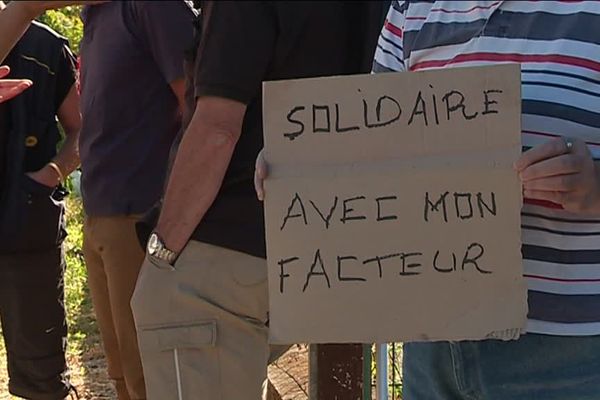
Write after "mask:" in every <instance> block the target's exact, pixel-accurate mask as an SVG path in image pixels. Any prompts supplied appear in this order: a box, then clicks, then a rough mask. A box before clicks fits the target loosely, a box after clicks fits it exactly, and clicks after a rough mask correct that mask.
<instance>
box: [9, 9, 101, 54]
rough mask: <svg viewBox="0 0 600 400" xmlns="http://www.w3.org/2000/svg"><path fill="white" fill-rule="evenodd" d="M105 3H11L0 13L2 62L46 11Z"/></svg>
mask: <svg viewBox="0 0 600 400" xmlns="http://www.w3.org/2000/svg"><path fill="white" fill-rule="evenodd" d="M102 2H103V1H24V0H15V1H11V2H10V3H9V4H8V5H7V6H6V8H5V9H4V10H3V11H2V12H0V62H1V61H3V60H4V59H5V58H6V56H7V55H8V53H9V52H10V50H11V49H12V48H13V46H14V45H15V44H16V43H17V42H18V41H19V39H20V38H21V36H23V33H25V31H26V30H27V28H28V27H29V24H30V23H31V21H32V20H33V19H34V18H36V17H37V16H38V15H40V14H41V13H43V12H44V11H46V10H49V9H52V8H60V7H64V6H68V5H72V4H95V3H102Z"/></svg>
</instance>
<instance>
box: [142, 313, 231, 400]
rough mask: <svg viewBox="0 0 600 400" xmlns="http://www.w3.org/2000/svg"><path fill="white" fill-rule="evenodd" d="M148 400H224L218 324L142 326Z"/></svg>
mask: <svg viewBox="0 0 600 400" xmlns="http://www.w3.org/2000/svg"><path fill="white" fill-rule="evenodd" d="M138 338H139V347H140V353H141V355H142V359H143V364H144V375H145V380H146V392H147V398H148V400H171V399H173V400H196V399H211V400H221V389H220V386H221V382H220V363H219V353H218V348H217V346H216V342H217V322H216V321H214V320H209V321H197V322H189V323H177V324H162V325H154V326H140V327H139V328H138Z"/></svg>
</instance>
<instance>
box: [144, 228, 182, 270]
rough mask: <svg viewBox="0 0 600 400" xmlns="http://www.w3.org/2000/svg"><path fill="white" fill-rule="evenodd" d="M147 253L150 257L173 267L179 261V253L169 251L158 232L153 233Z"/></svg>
mask: <svg viewBox="0 0 600 400" xmlns="http://www.w3.org/2000/svg"><path fill="white" fill-rule="evenodd" d="M147 253H148V255H149V256H151V257H154V258H156V259H158V260H160V261H164V262H166V263H168V264H171V265H172V264H173V263H174V262H175V260H176V259H177V253H176V252H174V251H172V250H171V249H169V248H168V247H167V245H166V244H165V243H164V241H163V240H162V238H161V237H160V236H159V234H157V233H156V232H153V233H152V234H151V235H150V238H149V239H148V244H147Z"/></svg>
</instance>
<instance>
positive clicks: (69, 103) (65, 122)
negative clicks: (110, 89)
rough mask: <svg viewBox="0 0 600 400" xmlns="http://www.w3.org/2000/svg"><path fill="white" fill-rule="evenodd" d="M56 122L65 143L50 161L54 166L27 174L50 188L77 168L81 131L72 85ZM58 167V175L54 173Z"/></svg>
mask: <svg viewBox="0 0 600 400" xmlns="http://www.w3.org/2000/svg"><path fill="white" fill-rule="evenodd" d="M57 115H58V120H59V122H60V124H61V126H62V127H63V130H64V131H65V141H64V143H63V145H62V147H61V148H60V150H59V152H58V154H57V155H56V157H54V159H53V160H52V163H54V165H55V166H51V164H50V163H49V164H46V165H45V166H44V167H43V168H42V169H40V170H38V171H35V172H31V173H29V176H30V177H31V178H32V179H34V180H35V181H37V182H39V183H41V184H43V185H46V186H50V187H54V186H56V185H58V184H59V183H60V181H61V178H66V177H67V176H69V175H70V174H71V172H73V171H74V170H75V169H76V168H77V167H78V166H79V150H78V147H79V131H80V130H81V112H80V110H79V94H78V92H77V88H76V87H75V85H72V87H71V89H70V90H69V93H68V94H67V97H66V98H65V99H64V101H63V102H62V104H61V106H60V107H59V109H58V112H57ZM56 167H58V169H59V171H60V174H59V173H58V171H56V169H55V168H56Z"/></svg>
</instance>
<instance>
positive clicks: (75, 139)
mask: <svg viewBox="0 0 600 400" xmlns="http://www.w3.org/2000/svg"><path fill="white" fill-rule="evenodd" d="M52 162H54V163H55V164H57V165H58V167H59V168H60V170H61V173H62V174H63V175H64V177H65V178H66V177H67V176H69V175H71V173H72V172H73V171H75V169H76V168H77V167H79V132H73V133H71V134H68V135H67V138H66V139H65V141H64V143H63V145H62V147H61V148H60V150H59V151H58V154H57V155H56V157H54V159H53V160H52Z"/></svg>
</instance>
